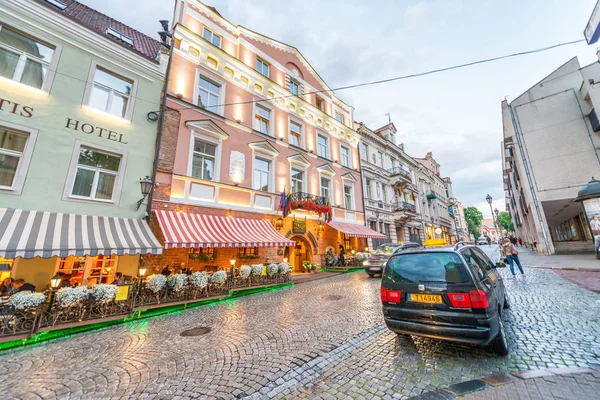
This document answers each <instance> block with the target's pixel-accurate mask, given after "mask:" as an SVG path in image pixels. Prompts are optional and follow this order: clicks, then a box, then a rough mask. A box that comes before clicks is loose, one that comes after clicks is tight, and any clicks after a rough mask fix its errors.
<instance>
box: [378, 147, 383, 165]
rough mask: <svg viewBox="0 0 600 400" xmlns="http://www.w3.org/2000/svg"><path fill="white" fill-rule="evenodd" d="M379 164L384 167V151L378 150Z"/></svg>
mask: <svg viewBox="0 0 600 400" xmlns="http://www.w3.org/2000/svg"><path fill="white" fill-rule="evenodd" d="M377 165H379V166H380V167H381V168H383V153H382V152H381V151H378V152H377Z"/></svg>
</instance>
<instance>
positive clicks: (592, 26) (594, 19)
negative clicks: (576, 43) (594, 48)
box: [583, 0, 600, 44]
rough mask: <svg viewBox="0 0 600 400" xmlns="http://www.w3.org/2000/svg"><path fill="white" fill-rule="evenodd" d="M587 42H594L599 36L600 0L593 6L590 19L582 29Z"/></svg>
mask: <svg viewBox="0 0 600 400" xmlns="http://www.w3.org/2000/svg"><path fill="white" fill-rule="evenodd" d="M583 35H584V36H585V40H586V41H587V44H594V43H596V42H597V41H598V38H599V37H600V0H599V1H598V2H597V3H596V5H595V6H594V10H593V11H592V15H591V16H590V20H589V21H588V23H587V26H586V27H585V31H583Z"/></svg>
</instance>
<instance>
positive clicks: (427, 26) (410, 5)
mask: <svg viewBox="0 0 600 400" xmlns="http://www.w3.org/2000/svg"><path fill="white" fill-rule="evenodd" d="M79 1H81V2H82V3H84V4H86V5H89V6H90V7H93V8H95V9H97V10H99V11H101V12H103V13H105V14H107V15H110V16H111V17H113V18H115V19H117V20H120V21H121V22H123V23H125V24H127V25H130V26H131V27H133V28H135V29H138V30H140V31H142V32H144V33H146V34H148V35H150V36H153V37H156V38H158V35H157V34H156V32H157V31H158V30H159V28H160V25H159V23H158V20H160V19H168V20H171V19H172V14H173V6H174V3H173V1H172V0H79ZM205 3H206V4H208V5H211V6H213V7H215V8H217V10H218V11H219V13H220V14H221V15H222V16H223V17H225V18H226V19H228V20H229V21H230V22H231V23H233V24H235V25H243V26H245V27H247V28H249V29H251V30H253V31H256V32H260V33H262V34H264V35H266V36H269V37H272V38H274V39H277V40H279V41H281V42H284V43H287V44H290V45H292V46H295V47H297V48H298V49H299V50H300V52H301V53H302V54H303V55H304V57H305V58H306V59H307V60H308V61H309V62H310V63H311V64H312V66H313V67H314V68H315V69H316V71H317V72H318V73H319V75H321V77H323V79H324V80H325V82H327V84H328V85H329V86H330V87H331V88H336V87H341V86H346V85H350V84H356V83H361V82H367V81H376V80H380V79H385V78H391V77H395V76H402V75H408V74H413V73H418V72H423V71H427V70H432V69H437V68H443V67H447V66H451V65H456V64H463V63H467V62H472V61H476V60H480V59H485V58H491V57H496V56H501V55H505V54H511V53H516V52H521V51H526V50H532V49H537V48H543V47H546V46H550V45H554V44H558V43H563V42H568V41H573V40H579V39H583V30H584V28H585V25H586V24H587V21H588V19H589V17H590V15H591V12H592V9H593V8H594V4H595V3H596V0H527V1H523V0H504V1H497V0H370V1H364V0H327V1H323V0H302V1H289V0H251V1H249V0H207V1H206V2H205ZM575 56H577V57H579V61H580V63H581V65H582V66H583V65H587V64H590V63H592V62H597V61H598V58H597V56H596V46H594V45H592V46H588V45H587V44H586V43H585V42H583V43H578V44H575V45H571V46H567V47H561V48H558V49H553V50H550V51H547V52H543V53H537V54H534V55H527V56H523V57H518V58H511V59H505V60H501V61H496V62H493V63H488V64H482V65H477V66H472V67H467V68H463V69H458V70H453V71H449V72H443V73H439V74H435V75H428V76H424V77H418V78H414V79H407V80H401V81H396V82H391V83H386V84H382V85H374V86H370V87H364V88H357V89H350V90H343V91H338V92H336V94H337V95H338V97H340V98H341V99H342V100H344V101H346V102H347V103H349V104H351V105H352V106H354V107H355V109H356V111H355V118H354V119H355V121H360V122H364V123H365V124H366V125H367V126H368V127H370V128H372V129H376V128H378V127H380V126H382V125H384V124H386V123H387V118H388V117H387V116H386V115H385V114H387V113H390V115H391V118H392V121H393V122H394V125H395V126H396V128H397V130H398V133H397V142H402V143H404V145H405V150H406V151H407V153H408V154H409V155H411V156H413V157H424V156H425V154H426V153H427V152H428V151H431V152H433V156H434V158H435V159H436V161H438V162H439V163H440V164H441V172H442V176H450V177H451V178H452V182H453V189H454V195H455V197H456V198H458V200H459V201H461V202H462V203H463V205H464V206H465V207H468V206H476V207H478V208H479V209H480V210H481V211H482V212H483V214H484V216H489V215H490V209H489V206H488V204H487V203H486V201H485V196H486V195H487V194H488V193H489V194H490V195H491V196H492V197H493V199H494V202H493V207H494V208H497V209H498V210H500V211H503V210H504V209H505V204H504V190H503V184H502V162H501V154H500V146H501V143H500V142H501V141H502V119H501V117H502V115H501V108H500V103H501V101H502V100H503V99H504V98H506V99H507V100H508V101H511V100H512V99H515V98H516V97H518V96H519V95H520V94H522V93H523V92H525V91H526V90H527V89H529V88H530V87H531V86H533V85H535V83H537V82H538V81H539V80H541V79H542V78H544V77H545V76H546V75H548V74H550V73H551V72H552V71H554V70H555V69H556V68H558V67H559V66H561V65H562V64H564V63H565V62H567V61H568V60H569V59H571V58H572V57H575ZM540 145H541V144H540Z"/></svg>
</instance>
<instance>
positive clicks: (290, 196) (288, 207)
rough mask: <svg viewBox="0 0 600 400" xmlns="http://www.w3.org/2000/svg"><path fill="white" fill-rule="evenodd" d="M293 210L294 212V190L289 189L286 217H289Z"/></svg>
mask: <svg viewBox="0 0 600 400" xmlns="http://www.w3.org/2000/svg"><path fill="white" fill-rule="evenodd" d="M291 210H292V190H291V188H290V189H288V192H287V199H286V206H285V213H284V216H287V215H288V214H289V213H290V211H291Z"/></svg>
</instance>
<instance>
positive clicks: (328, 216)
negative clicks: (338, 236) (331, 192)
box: [325, 198, 331, 223]
mask: <svg viewBox="0 0 600 400" xmlns="http://www.w3.org/2000/svg"><path fill="white" fill-rule="evenodd" d="M327 207H329V211H327V214H326V215H325V222H327V223H329V222H331V201H330V200H329V198H328V199H327Z"/></svg>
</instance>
